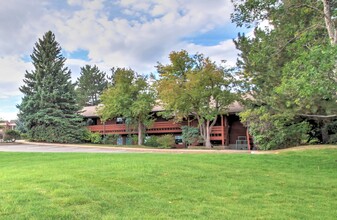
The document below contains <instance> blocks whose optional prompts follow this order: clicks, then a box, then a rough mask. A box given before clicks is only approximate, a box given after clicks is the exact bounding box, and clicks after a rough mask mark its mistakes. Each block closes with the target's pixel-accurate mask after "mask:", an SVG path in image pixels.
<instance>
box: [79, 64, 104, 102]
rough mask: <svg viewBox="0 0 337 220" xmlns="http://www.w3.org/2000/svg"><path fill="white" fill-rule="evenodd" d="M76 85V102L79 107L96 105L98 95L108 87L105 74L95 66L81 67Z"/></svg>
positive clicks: (98, 100)
mask: <svg viewBox="0 0 337 220" xmlns="http://www.w3.org/2000/svg"><path fill="white" fill-rule="evenodd" d="M76 83H77V87H76V93H77V101H78V103H79V105H80V106H87V105H98V104H99V102H100V99H99V98H100V95H101V94H102V92H103V90H104V89H106V88H107V85H108V82H107V79H106V74H105V73H104V72H102V71H100V70H99V69H98V67H97V66H96V65H94V66H91V65H85V66H84V67H81V72H80V77H79V78H78V79H77V82H76Z"/></svg>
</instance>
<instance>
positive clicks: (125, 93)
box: [99, 68, 155, 145]
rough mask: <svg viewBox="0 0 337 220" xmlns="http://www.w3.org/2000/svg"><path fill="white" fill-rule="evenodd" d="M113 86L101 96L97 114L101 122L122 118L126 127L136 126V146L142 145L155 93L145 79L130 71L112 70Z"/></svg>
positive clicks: (122, 69)
mask: <svg viewBox="0 0 337 220" xmlns="http://www.w3.org/2000/svg"><path fill="white" fill-rule="evenodd" d="M112 71H113V72H112V79H111V80H112V82H113V85H112V86H110V87H109V88H108V89H107V90H105V91H104V92H103V94H102V96H101V100H102V104H103V105H102V106H101V108H100V109H99V114H100V115H101V117H102V120H103V121H106V120H108V119H113V118H117V117H123V118H124V119H125V121H126V123H127V124H128V125H131V126H134V125H136V126H137V131H138V145H142V144H143V139H144V132H145V127H146V125H147V123H148V122H149V119H150V117H151V115H150V112H151V110H152V108H153V106H154V104H155V93H154V91H153V90H152V89H151V88H150V86H149V84H148V82H147V77H145V76H142V75H139V74H137V73H136V72H134V71H133V70H132V69H125V68H113V69H112Z"/></svg>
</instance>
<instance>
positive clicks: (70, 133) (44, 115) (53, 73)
mask: <svg viewBox="0 0 337 220" xmlns="http://www.w3.org/2000/svg"><path fill="white" fill-rule="evenodd" d="M31 59H32V63H33V66H34V70H33V71H31V72H28V71H26V74H25V78H24V80H23V81H24V85H23V86H22V87H20V91H21V92H22V93H23V95H24V96H23V98H22V102H21V104H20V105H18V108H19V110H20V113H19V119H20V120H21V121H22V122H23V124H24V126H25V128H26V129H27V131H28V133H27V135H28V138H30V139H31V140H33V141H46V142H62V143H73V142H79V141H80V140H81V135H82V129H81V122H82V118H81V117H80V115H79V114H78V111H79V110H80V109H79V106H78V105H77V104H76V94H75V90H74V84H72V83H71V80H70V70H69V69H68V68H67V67H64V63H65V61H66V59H65V58H64V57H63V56H62V54H61V47H60V45H59V44H58V42H57V41H55V35H54V34H53V33H52V32H51V31H49V32H47V33H46V34H45V35H44V36H43V38H42V39H39V40H38V42H37V43H36V44H35V47H34V50H33V54H32V55H31Z"/></svg>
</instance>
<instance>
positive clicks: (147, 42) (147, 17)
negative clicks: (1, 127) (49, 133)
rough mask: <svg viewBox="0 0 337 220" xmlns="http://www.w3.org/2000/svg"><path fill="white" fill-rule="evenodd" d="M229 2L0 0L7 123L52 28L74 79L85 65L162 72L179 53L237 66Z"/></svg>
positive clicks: (1, 105) (0, 96) (0, 114)
mask: <svg viewBox="0 0 337 220" xmlns="http://www.w3.org/2000/svg"><path fill="white" fill-rule="evenodd" d="M232 11H233V6H232V4H231V1H230V0H157V1H156V0H29V1H27V0H11V1H0V67H1V69H0V77H1V78H0V118H2V119H5V120H10V119H16V118H17V116H16V115H17V113H18V110H17V108H16V105H17V104H19V103H20V102H21V98H22V94H21V93H20V91H19V87H20V86H21V85H23V79H24V74H25V72H26V71H31V70H33V66H32V64H31V60H30V54H32V51H33V47H34V44H35V42H36V41H37V40H38V39H39V38H42V36H43V34H44V33H45V32H47V31H49V30H51V31H52V32H53V33H54V34H55V36H56V41H57V42H59V44H60V46H61V47H62V54H63V56H64V57H66V58H67V61H66V64H65V65H66V66H67V67H69V68H70V70H71V72H72V80H73V81H75V80H76V79H77V78H78V77H79V75H80V68H81V67H82V66H84V65H86V64H90V65H97V66H98V67H99V69H100V70H102V71H105V72H109V70H110V69H111V68H112V67H127V68H132V69H133V70H135V71H136V72H138V73H141V74H150V73H155V71H156V69H155V65H156V64H157V62H160V63H163V64H167V63H168V55H169V53H170V52H172V51H180V50H182V49H184V50H187V51H188V52H189V53H190V54H195V53H203V54H204V55H205V56H207V57H210V58H211V59H212V60H213V61H216V62H221V60H227V64H228V65H230V66H234V65H235V62H236V58H237V53H238V51H237V50H236V49H235V46H234V43H233V39H234V38H236V37H237V33H238V32H243V31H244V30H240V29H238V28H236V26H235V24H232V23H231V21H230V14H231V13H232Z"/></svg>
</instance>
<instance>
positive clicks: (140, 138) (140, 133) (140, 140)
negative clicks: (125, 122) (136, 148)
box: [138, 120, 144, 145]
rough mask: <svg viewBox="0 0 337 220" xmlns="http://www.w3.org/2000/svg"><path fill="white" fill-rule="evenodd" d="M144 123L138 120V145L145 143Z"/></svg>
mask: <svg viewBox="0 0 337 220" xmlns="http://www.w3.org/2000/svg"><path fill="white" fill-rule="evenodd" d="M143 139H144V138H143V123H142V122H141V121H140V120H138V145H143Z"/></svg>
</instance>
